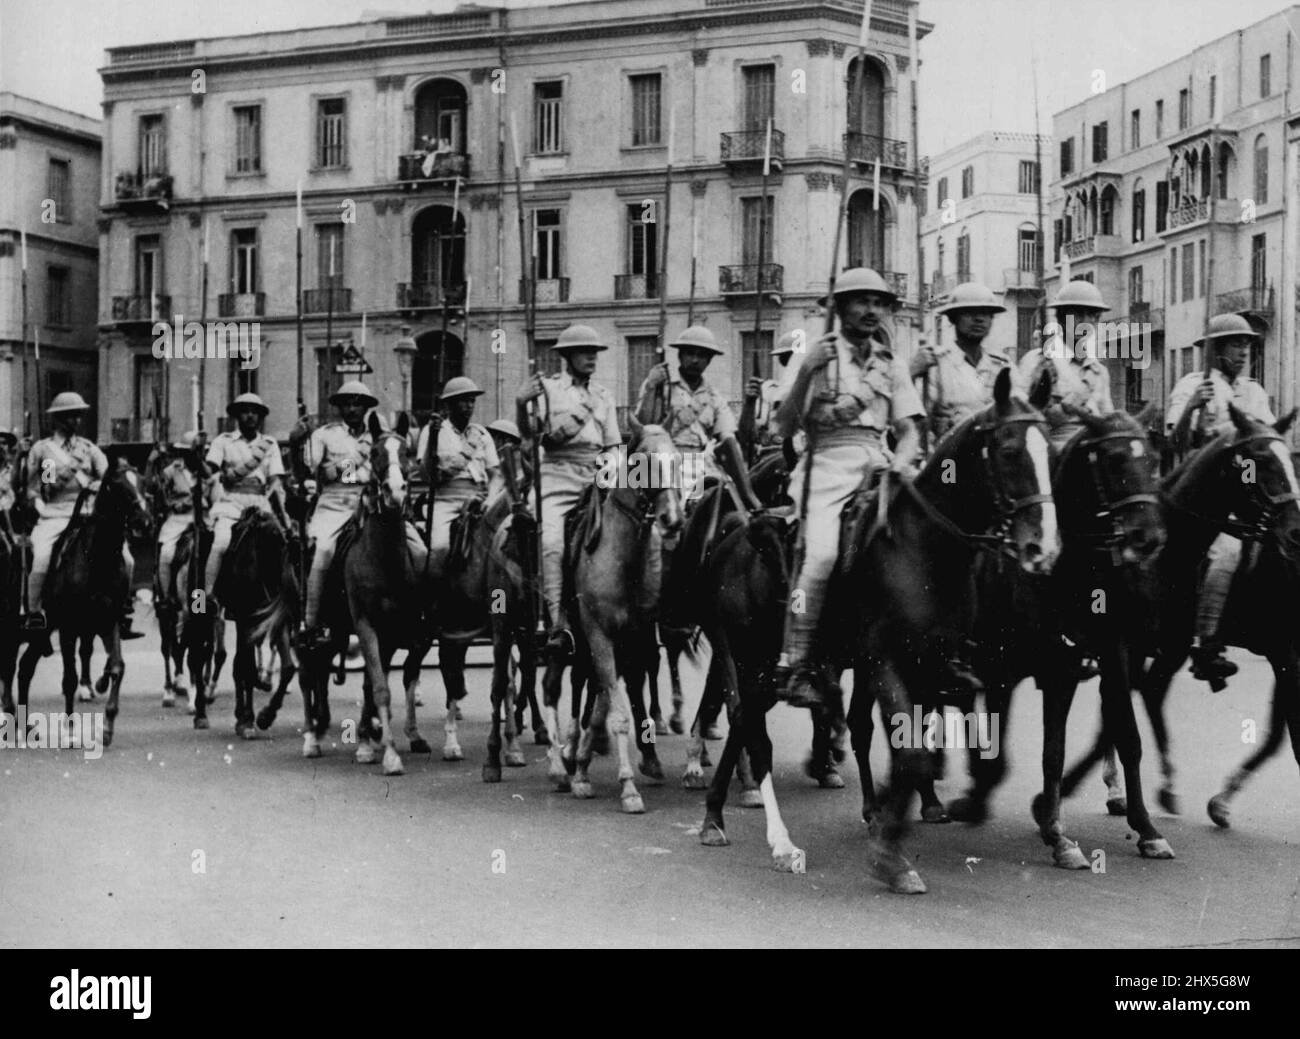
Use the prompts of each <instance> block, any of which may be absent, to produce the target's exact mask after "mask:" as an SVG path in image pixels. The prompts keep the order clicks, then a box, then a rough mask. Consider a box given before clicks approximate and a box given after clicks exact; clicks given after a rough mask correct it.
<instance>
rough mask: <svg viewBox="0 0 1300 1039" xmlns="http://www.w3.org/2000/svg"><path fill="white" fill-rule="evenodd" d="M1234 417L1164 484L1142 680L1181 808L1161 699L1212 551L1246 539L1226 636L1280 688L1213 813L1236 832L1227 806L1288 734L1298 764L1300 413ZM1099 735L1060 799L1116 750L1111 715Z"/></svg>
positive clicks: (1173, 802)
mask: <svg viewBox="0 0 1300 1039" xmlns="http://www.w3.org/2000/svg"><path fill="white" fill-rule="evenodd" d="M1229 410H1230V414H1231V417H1232V423H1233V429H1232V430H1231V431H1230V432H1226V433H1222V434H1220V435H1219V436H1216V437H1215V438H1214V439H1212V440H1210V441H1209V442H1208V443H1206V444H1205V445H1204V446H1203V447H1202V448H1201V449H1200V450H1199V451H1197V452H1196V453H1195V454H1193V455H1191V456H1190V457H1189V458H1188V459H1187V460H1186V461H1185V462H1184V463H1183V464H1182V465H1181V466H1180V467H1178V468H1177V469H1175V470H1174V471H1173V472H1172V473H1170V474H1169V476H1167V477H1166V478H1165V480H1164V482H1163V486H1162V488H1161V501H1162V504H1163V506H1164V519H1165V527H1166V530H1167V537H1168V540H1167V543H1166V545H1165V547H1164V549H1163V551H1162V552H1161V553H1160V555H1159V557H1158V558H1157V576H1158V581H1157V590H1158V594H1159V600H1158V610H1157V611H1155V617H1156V622H1155V624H1154V625H1151V626H1149V627H1148V629H1147V630H1148V632H1149V635H1150V637H1149V639H1148V640H1147V641H1146V644H1145V645H1144V649H1145V650H1146V654H1145V655H1146V656H1150V657H1153V659H1152V661H1151V663H1150V666H1149V667H1148V668H1147V671H1146V673H1145V674H1144V675H1142V676H1141V678H1140V681H1139V682H1138V683H1137V684H1138V688H1139V691H1140V692H1141V695H1142V699H1143V702H1144V704H1145V706H1146V710H1147V715H1148V716H1149V718H1150V720H1151V728H1152V732H1153V733H1154V735H1155V738H1156V745H1157V747H1158V749H1159V752H1160V758H1161V765H1162V768H1163V773H1164V780H1165V786H1164V788H1163V789H1162V791H1161V799H1162V801H1163V802H1165V804H1166V807H1167V808H1169V809H1170V810H1173V809H1175V808H1176V807H1177V799H1176V796H1175V794H1174V790H1173V773H1174V769H1173V764H1172V762H1171V760H1170V756H1169V730H1168V726H1167V725H1166V723H1165V717H1164V704H1165V697H1166V696H1167V695H1168V692H1169V687H1170V685H1171V683H1172V682H1173V677H1174V675H1175V674H1177V673H1178V671H1179V669H1180V668H1181V667H1182V666H1183V664H1184V663H1185V662H1186V660H1187V657H1188V654H1189V652H1190V649H1191V644H1192V633H1193V631H1194V628H1195V620H1196V601H1197V586H1198V577H1199V573H1200V569H1201V566H1202V564H1203V562H1204V559H1205V555H1206V552H1207V551H1208V550H1209V548H1210V545H1211V544H1212V543H1213V542H1214V540H1215V538H1217V537H1218V536H1219V535H1220V534H1225V533H1226V534H1229V535H1232V536H1233V537H1237V538H1240V539H1241V540H1242V541H1243V542H1244V543H1245V544H1244V546H1243V553H1248V554H1249V556H1250V557H1252V558H1249V559H1248V560H1247V569H1246V573H1244V574H1243V575H1239V577H1238V580H1236V581H1234V583H1233V591H1232V595H1231V597H1230V599H1229V601H1228V603H1227V604H1226V605H1227V608H1226V609H1225V610H1224V619H1225V623H1224V625H1223V629H1222V634H1223V636H1224V641H1225V642H1226V643H1227V644H1229V645H1233V646H1241V647H1242V648H1245V649H1248V650H1250V651H1251V652H1253V653H1258V654H1260V655H1262V656H1264V657H1265V658H1267V660H1268V662H1269V664H1270V665H1271V666H1272V668H1273V679H1274V685H1273V701H1272V708H1271V711H1270V716H1269V717H1270V723H1269V731H1268V735H1267V736H1266V738H1265V741H1264V743H1263V744H1262V745H1261V746H1260V748H1259V749H1258V750H1257V751H1256V752H1255V753H1254V754H1252V755H1251V756H1250V757H1249V758H1248V759H1247V760H1246V761H1245V762H1244V763H1243V764H1242V766H1241V767H1240V768H1239V769H1237V770H1236V771H1234V772H1233V774H1232V775H1231V776H1230V777H1229V779H1228V781H1227V783H1226V784H1225V786H1224V789H1223V790H1222V791H1220V792H1219V793H1218V794H1216V795H1215V796H1214V797H1213V798H1211V799H1210V802H1209V805H1208V806H1207V807H1208V811H1209V814H1210V818H1211V819H1212V820H1213V821H1214V822H1215V823H1216V824H1217V825H1218V826H1222V827H1226V826H1227V825H1228V801H1229V799H1230V798H1231V797H1232V796H1233V795H1234V794H1236V793H1237V792H1238V791H1239V790H1240V789H1241V787H1242V785H1243V784H1244V783H1245V781H1246V780H1247V779H1248V778H1249V776H1250V775H1251V773H1252V772H1254V770H1255V769H1257V768H1258V767H1259V766H1260V765H1261V764H1262V763H1263V762H1264V761H1266V760H1267V759H1268V758H1269V757H1271V756H1272V755H1273V754H1274V753H1275V752H1276V750H1277V748H1278V746H1280V744H1281V741H1282V738H1283V735H1284V734H1285V732H1286V730H1288V729H1289V730H1290V733H1291V746H1292V749H1293V750H1294V751H1295V754H1296V759H1297V761H1300V677H1298V675H1297V670H1298V668H1300V653H1298V647H1297V632H1296V624H1295V619H1294V617H1293V616H1292V615H1291V614H1290V612H1289V611H1288V610H1287V609H1285V608H1284V606H1283V604H1286V603H1290V602H1294V601H1295V598H1296V596H1297V594H1300V505H1298V504H1297V500H1298V499H1300V486H1298V485H1297V481H1296V471H1295V467H1294V464H1293V462H1292V459H1291V455H1290V453H1289V451H1288V449H1287V446H1286V443H1285V441H1284V439H1283V436H1282V434H1284V433H1286V431H1287V430H1288V429H1290V428H1291V425H1292V423H1293V422H1294V421H1295V416H1296V412H1295V411H1292V412H1291V414H1289V415H1287V416H1286V417H1285V418H1283V419H1282V420H1281V421H1279V422H1277V423H1276V424H1275V425H1271V426H1270V425H1268V424H1266V423H1262V422H1256V421H1254V420H1252V419H1250V418H1248V417H1247V416H1246V415H1244V414H1242V413H1241V412H1240V411H1238V410H1237V409H1236V408H1230V409H1229ZM1103 730H1104V731H1103V733H1102V736H1101V739H1100V740H1099V741H1098V743H1097V745H1096V746H1094V747H1093V748H1092V750H1091V751H1090V752H1089V753H1088V755H1087V756H1086V757H1085V758H1084V759H1083V760H1082V761H1080V762H1079V763H1078V764H1076V765H1075V766H1073V767H1072V768H1071V769H1070V771H1069V772H1068V773H1067V775H1066V777H1065V781H1064V786H1063V793H1065V794H1067V795H1068V794H1069V793H1070V791H1072V790H1073V789H1074V788H1075V787H1076V786H1077V785H1078V783H1079V782H1080V781H1082V779H1083V778H1084V777H1085V776H1086V775H1087V773H1088V771H1089V770H1090V769H1091V768H1092V766H1093V765H1095V764H1096V763H1097V761H1099V760H1100V759H1101V758H1102V756H1103V755H1104V754H1105V753H1106V751H1107V750H1108V748H1109V747H1110V746H1111V745H1112V744H1117V745H1118V743H1119V741H1118V740H1117V739H1116V735H1117V734H1116V733H1114V732H1112V730H1111V726H1110V720H1109V719H1108V718H1104V719H1103ZM1120 749H1121V750H1122V746H1121V747H1120ZM1127 778H1129V777H1128V775H1127V770H1126V779H1127ZM1130 783H1131V780H1130ZM1129 800H1130V802H1131V800H1132V787H1131V785H1130V794H1129ZM1130 817H1131V806H1130Z"/></svg>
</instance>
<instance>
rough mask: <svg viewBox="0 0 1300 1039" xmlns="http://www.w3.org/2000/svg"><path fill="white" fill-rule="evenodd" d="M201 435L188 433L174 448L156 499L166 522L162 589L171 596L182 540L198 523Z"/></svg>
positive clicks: (161, 537) (162, 537)
mask: <svg viewBox="0 0 1300 1039" xmlns="http://www.w3.org/2000/svg"><path fill="white" fill-rule="evenodd" d="M198 442H199V435H198V433H196V432H195V431H194V430H190V431H189V432H187V433H185V434H184V435H183V436H182V437H181V439H180V440H178V441H176V442H175V443H173V444H172V445H171V451H170V455H171V457H170V458H169V459H168V460H167V462H166V464H165V465H163V466H162V467H161V468H160V469H159V470H158V474H157V484H156V486H155V489H154V490H155V495H156V499H157V504H158V512H159V513H160V514H161V515H162V522H161V523H160V524H159V527H158V588H159V589H160V590H161V593H162V594H163V595H167V594H168V593H169V590H170V589H171V587H172V562H173V560H175V558H176V546H177V545H178V544H179V543H180V540H181V536H182V535H183V534H184V533H185V532H186V531H187V530H189V528H190V527H191V526H192V525H193V523H194V487H195V485H196V484H197V483H198V481H199V477H198V474H197V473H196V471H195V463H196V461H197V459H196V458H195V457H194V450H195V447H196V446H197V445H198Z"/></svg>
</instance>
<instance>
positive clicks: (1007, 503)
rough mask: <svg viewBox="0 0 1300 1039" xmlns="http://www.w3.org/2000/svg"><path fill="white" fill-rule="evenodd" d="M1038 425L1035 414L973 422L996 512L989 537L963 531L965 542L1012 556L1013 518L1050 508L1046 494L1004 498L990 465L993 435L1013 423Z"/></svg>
mask: <svg viewBox="0 0 1300 1039" xmlns="http://www.w3.org/2000/svg"><path fill="white" fill-rule="evenodd" d="M1042 421H1043V417H1042V416H1041V415H1038V414H1026V415H1007V416H1004V417H1002V418H995V419H994V420H993V421H991V422H980V421H977V422H976V423H975V424H974V426H972V427H971V428H972V429H973V430H974V431H975V432H976V433H978V434H980V438H981V440H980V458H981V460H982V461H983V463H984V476H985V479H986V481H987V485H988V486H989V488H990V489H991V491H992V495H993V506H994V508H995V509H996V510H997V518H996V523H995V524H994V526H993V527H992V528H991V532H990V533H985V534H967V533H965V532H964V531H963V536H964V537H965V538H966V539H967V540H969V541H972V542H976V543H977V544H980V545H987V546H989V547H996V548H997V549H998V550H999V551H1000V552H1003V553H1008V554H1011V555H1015V542H1014V539H1013V538H1012V536H1011V528H1012V526H1013V525H1014V524H1015V521H1016V517H1017V516H1019V515H1020V513H1022V512H1024V511H1025V510H1026V509H1032V508H1033V507H1034V506H1035V505H1050V504H1052V500H1053V499H1052V494H1051V491H1050V490H1049V491H1048V492H1047V493H1041V492H1040V493H1038V494H1027V495H1025V496H1024V497H1023V498H1012V497H1011V496H1010V495H1008V494H1007V493H1006V490H1005V488H1004V487H1003V485H1002V481H1001V480H1000V479H999V478H998V471H997V467H996V466H995V465H994V464H993V459H992V457H991V455H992V452H991V450H990V444H991V442H992V439H993V434H994V433H996V432H997V431H998V430H999V429H1002V428H1003V427H1004V426H1009V425H1011V424H1013V423H1025V424H1030V423H1032V424H1034V425H1038V424H1040V423H1041V422H1042ZM1044 440H1046V437H1044ZM954 525H955V524H954ZM958 529H960V528H958Z"/></svg>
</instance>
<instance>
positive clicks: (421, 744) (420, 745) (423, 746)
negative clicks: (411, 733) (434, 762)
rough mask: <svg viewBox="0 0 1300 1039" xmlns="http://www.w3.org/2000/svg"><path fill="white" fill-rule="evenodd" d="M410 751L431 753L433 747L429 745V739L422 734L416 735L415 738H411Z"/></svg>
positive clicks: (413, 752)
mask: <svg viewBox="0 0 1300 1039" xmlns="http://www.w3.org/2000/svg"><path fill="white" fill-rule="evenodd" d="M411 753H412V754H432V753H433V748H432V747H430V746H429V741H428V740H426V739H425V738H424V737H423V736H416V737H415V739H413V740H411Z"/></svg>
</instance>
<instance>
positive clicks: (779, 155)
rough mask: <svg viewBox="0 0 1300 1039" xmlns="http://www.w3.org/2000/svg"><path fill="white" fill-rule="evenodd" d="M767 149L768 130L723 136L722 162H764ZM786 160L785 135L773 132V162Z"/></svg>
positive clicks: (742, 131)
mask: <svg viewBox="0 0 1300 1039" xmlns="http://www.w3.org/2000/svg"><path fill="white" fill-rule="evenodd" d="M766 148H767V131H766V130H736V131H734V132H732V133H724V134H723V135H722V161H723V162H731V163H749V162H762V161H763V154H764V151H765V149H766ZM784 158H785V134H783V133H782V132H781V131H780V130H773V131H772V161H773V162H776V163H779V162H780V161H781V160H782V159H784Z"/></svg>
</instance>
